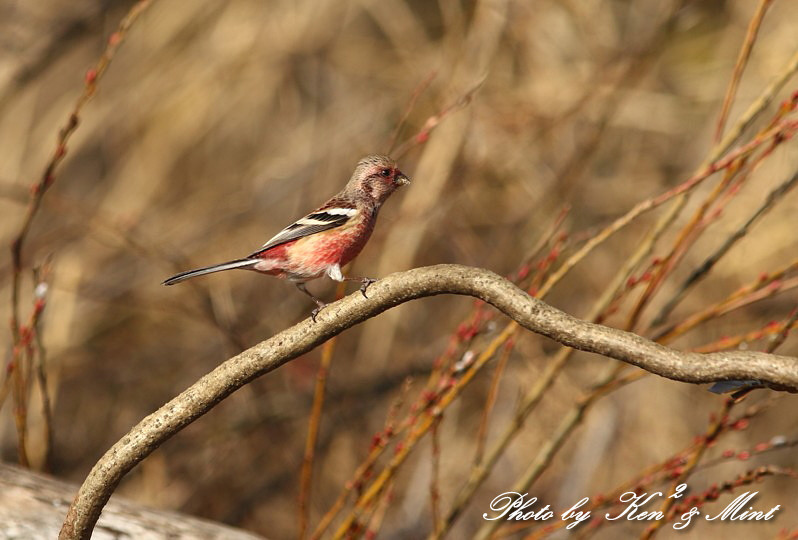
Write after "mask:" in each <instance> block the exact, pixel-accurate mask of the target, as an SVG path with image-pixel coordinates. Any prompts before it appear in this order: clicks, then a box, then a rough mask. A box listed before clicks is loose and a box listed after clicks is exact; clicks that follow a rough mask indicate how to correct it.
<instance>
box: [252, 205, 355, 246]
mask: <svg viewBox="0 0 798 540" xmlns="http://www.w3.org/2000/svg"><path fill="white" fill-rule="evenodd" d="M358 211H359V210H358V209H357V208H353V207H348V206H343V205H335V204H333V205H325V207H322V208H319V209H318V210H314V211H313V212H311V213H310V214H308V215H307V216H305V217H303V218H301V219H298V220H296V221H295V222H294V223H292V224H291V225H289V226H288V227H286V228H285V229H283V230H282V231H280V232H278V233H277V234H276V235H274V237H273V238H272V239H271V240H269V241H268V242H266V243H265V244H263V247H262V248H260V249H259V250H258V251H256V252H255V253H253V254H252V255H250V256H249V257H248V258H252V257H257V256H259V255H260V254H262V253H263V252H264V251H267V250H269V249H271V248H273V247H275V246H279V245H280V244H285V243H286V242H290V241H292V240H296V239H298V238H302V237H304V236H310V235H311V234H316V233H320V232H322V231H327V230H330V229H334V228H336V227H341V226H342V225H345V224H346V223H348V222H350V221H351V220H352V219H353V218H354V217H355V216H356V215H357V213H358Z"/></svg>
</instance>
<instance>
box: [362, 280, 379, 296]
mask: <svg viewBox="0 0 798 540" xmlns="http://www.w3.org/2000/svg"><path fill="white" fill-rule="evenodd" d="M376 281H377V280H376V279H373V278H370V277H364V278H363V279H362V280H360V292H361V293H362V294H363V298H368V296H366V289H368V288H369V285H371V284H372V283H374V282H376Z"/></svg>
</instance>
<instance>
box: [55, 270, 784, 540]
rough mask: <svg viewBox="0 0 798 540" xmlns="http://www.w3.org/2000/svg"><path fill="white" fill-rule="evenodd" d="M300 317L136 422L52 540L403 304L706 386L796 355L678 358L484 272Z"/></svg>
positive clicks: (441, 273)
mask: <svg viewBox="0 0 798 540" xmlns="http://www.w3.org/2000/svg"><path fill="white" fill-rule="evenodd" d="M368 293H369V298H368V299H364V298H363V297H362V295H361V294H360V293H353V294H350V295H349V296H348V297H346V298H344V299H343V300H341V301H339V302H336V303H334V304H332V305H330V306H329V307H327V308H326V309H324V310H323V311H322V312H321V313H320V314H319V316H318V317H317V321H318V322H316V323H313V322H312V321H311V320H310V319H307V320H305V321H303V322H301V323H299V324H297V325H295V326H293V327H291V328H289V329H287V330H284V331H283V332H280V333H279V334H277V335H275V336H273V337H271V338H269V339H267V340H265V341H263V342H261V343H259V344H258V345H255V346H254V347H252V348H250V349H247V350H246V351H244V352H242V353H241V354H239V355H237V356H234V357H233V358H230V359H229V360H227V361H226V362H224V363H223V364H221V365H220V366H219V367H217V368H216V369H214V370H213V371H212V372H210V373H209V374H207V375H205V376H204V377H202V378H201V379H200V380H199V381H197V382H196V383H195V384H193V385H192V386H191V387H190V388H188V389H187V390H185V391H184V392H183V393H181V394H180V395H178V396H177V397H175V398H174V399H173V400H171V401H170V402H168V403H167V404H166V405H164V406H163V407H161V408H160V409H158V410H157V411H155V412H154V413H152V414H151V415H149V416H147V417H146V418H144V419H143V420H142V421H141V422H139V424H138V425H137V426H135V427H134V428H133V429H131V430H130V432H129V433H128V434H127V435H125V436H124V437H123V438H122V439H120V440H119V441H118V442H117V443H116V444H115V445H114V446H113V447H111V449H110V450H108V451H107V452H106V453H105V455H104V456H103V457H102V458H101V459H100V460H99V461H98V462H97V464H96V465H95V466H94V468H93V469H92V470H91V472H90V473H89V475H88V477H87V478H86V480H85V481H84V482H83V485H82V486H81V488H80V490H79V491H78V493H77V495H76V496H75V500H74V501H73V502H72V505H71V506H70V508H69V512H68V513H67V516H66V519H65V521H64V525H63V528H62V529H61V534H60V536H59V538H61V539H67V538H89V537H90V536H91V531H92V529H93V527H94V525H95V523H96V521H97V519H98V518H99V516H100V512H101V511H102V508H103V506H104V505H105V503H106V502H107V501H108V499H109V497H110V496H111V493H112V492H113V490H114V489H115V487H116V486H117V484H118V483H119V481H120V480H121V479H122V477H123V476H124V475H125V474H126V473H127V472H128V471H130V470H131V469H132V468H133V467H134V466H135V465H136V464H137V463H138V462H140V461H141V460H143V459H144V458H145V457H147V456H148V455H149V454H150V453H151V452H152V451H153V450H155V449H156V448H157V447H159V446H160V445H161V444H162V443H163V442H164V441H166V440H167V439H168V438H169V437H171V436H172V435H174V434H175V433H177V432H178V431H180V430H181V429H182V428H184V427H185V426H187V425H188V424H190V423H191V422H193V421H194V420H195V419H197V418H198V417H200V416H202V415H203V414H205V413H206V412H208V411H209V410H210V409H211V408H212V407H213V406H214V405H216V404H217V403H219V402H220V401H221V400H223V399H224V398H225V397H227V396H229V395H230V394H232V393H233V392H234V391H235V390H237V389H239V388H241V387H242V386H243V385H245V384H246V383H248V382H249V381H251V380H253V379H255V378H256V377H259V376H261V375H264V374H266V373H268V372H270V371H272V370H274V369H276V368H278V367H279V366H281V365H283V364H285V363H286V362H288V361H290V360H292V359H294V358H296V357H298V356H300V355H302V354H304V353H306V352H308V351H310V350H312V349H313V348H315V347H317V346H318V345H320V344H321V343H323V342H325V341H326V340H328V339H330V338H331V337H333V336H335V335H337V334H339V333H341V332H343V331H344V330H346V329H347V328H350V327H352V326H354V325H356V324H358V323H361V322H363V321H365V320H366V319H369V318H371V317H374V316H376V315H378V314H379V313H382V312H383V311H385V310H387V309H390V308H391V307H394V306H397V305H399V304H402V303H404V302H407V301H409V300H413V299H416V298H422V297H426V296H434V295H438V294H461V295H468V296H473V297H476V298H479V299H481V300H484V301H485V302H487V303H489V304H491V305H493V306H494V307H496V308H497V309H498V310H500V311H501V312H503V313H504V314H505V315H507V316H508V317H510V318H512V319H513V320H515V321H516V322H518V323H519V324H520V325H521V326H523V327H524V328H526V329H528V330H531V331H533V332H536V333H538V334H541V335H544V336H547V337H549V338H551V339H553V340H555V341H557V342H559V343H561V344H563V345H567V346H569V347H573V348H574V349H579V350H582V351H587V352H593V353H597V354H600V355H603V356H608V357H610V358H614V359H616V360H621V361H623V362H626V363H629V364H632V365H635V366H638V367H640V368H642V369H644V370H646V371H649V372H651V373H654V374H656V375H660V376H662V377H667V378H669V379H673V380H676V381H682V382H688V383H708V382H715V381H718V380H730V379H756V380H758V381H761V382H763V383H765V384H768V386H771V387H773V388H776V389H780V390H788V391H798V358H791V357H786V356H777V355H772V354H766V353H760V352H753V351H730V352H723V353H711V354H699V353H691V352H679V351H676V350H673V349H669V348H667V347H664V346H662V345H659V344H657V343H654V342H652V341H649V340H647V339H645V338H642V337H640V336H637V335H635V334H631V333H629V332H624V331H621V330H617V329H615V328H609V327H606V326H601V325H597V324H592V323H588V322H585V321H582V320H579V319H576V318H574V317H571V316H570V315H567V314H566V313H563V312H562V311H559V310H557V309H555V308H553V307H551V306H549V305H547V304H545V303H543V302H541V301H540V300H537V299H536V298H532V297H530V296H529V295H528V294H526V293H525V292H524V291H522V290H521V289H519V288H518V287H516V286H515V285H514V284H513V283H511V282H509V281H507V280H506V279H504V278H502V277H500V276H498V275H496V274H494V273H493V272H490V271H488V270H483V269H478V268H470V267H466V266H460V265H451V264H445V265H438V266H428V267H424V268H417V269H414V270H409V271H407V272H400V273H396V274H391V275H390V276H387V277H386V278H384V279H381V280H380V281H378V282H377V283H375V284H373V285H372V286H371V287H369V289H368Z"/></svg>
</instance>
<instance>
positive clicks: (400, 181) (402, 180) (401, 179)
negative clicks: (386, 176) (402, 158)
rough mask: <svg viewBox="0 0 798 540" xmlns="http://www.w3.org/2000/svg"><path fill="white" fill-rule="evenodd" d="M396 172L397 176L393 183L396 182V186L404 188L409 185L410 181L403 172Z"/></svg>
mask: <svg viewBox="0 0 798 540" xmlns="http://www.w3.org/2000/svg"><path fill="white" fill-rule="evenodd" d="M397 172H398V173H399V174H397V175H396V178H394V182H396V185H397V186H404V185H406V184H409V183H410V179H409V178H408V177H407V176H405V174H404V173H403V172H401V171H397Z"/></svg>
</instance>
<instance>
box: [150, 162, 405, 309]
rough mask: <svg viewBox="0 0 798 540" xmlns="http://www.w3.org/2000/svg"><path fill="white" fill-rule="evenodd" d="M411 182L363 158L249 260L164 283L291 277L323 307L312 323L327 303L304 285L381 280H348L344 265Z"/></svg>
mask: <svg viewBox="0 0 798 540" xmlns="http://www.w3.org/2000/svg"><path fill="white" fill-rule="evenodd" d="M408 183H410V180H408V178H407V176H405V175H404V173H402V171H400V170H399V169H398V168H397V167H396V162H394V161H393V160H392V159H391V158H389V157H387V156H379V155H374V156H368V157H365V158H363V159H361V160H360V161H359V162H358V164H357V167H355V172H353V173H352V177H351V178H350V179H349V182H347V184H346V186H345V187H344V189H343V190H342V191H341V192H340V193H339V194H338V195H336V196H334V197H333V198H332V199H330V200H329V201H327V202H326V203H324V204H323V205H321V206H320V207H319V208H317V209H316V210H314V211H313V212H311V213H310V214H308V215H306V216H305V217H303V218H301V219H298V220H297V221H295V222H294V223H292V224H291V225H289V226H288V227H286V228H285V229H283V230H282V231H280V232H279V233H277V234H276V235H275V236H274V238H272V239H271V240H269V241H268V242H266V243H265V244H264V245H263V247H262V248H260V249H259V250H258V251H256V252H255V253H253V254H252V255H249V256H248V257H246V258H244V259H237V260H235V261H229V262H225V263H221V264H214V265H212V266H206V267H203V268H197V269H196V270H189V271H188V272H181V273H180V274H177V275H175V276H172V277H170V278H169V279H167V280H166V281H164V282H163V284H164V285H174V284H175V283H180V282H181V281H185V280H187V279H190V278H193V277H197V276H203V275H205V274H211V273H213V272H221V271H222V270H232V269H233V268H242V269H245V270H254V271H256V272H260V273H262V274H268V275H270V276H276V277H278V278H287V279H289V280H291V281H293V282H294V283H295V284H296V286H297V288H298V289H299V290H300V291H302V292H303V293H305V294H307V295H308V296H310V297H311V298H312V299H313V301H314V302H316V305H317V306H318V307H317V308H316V309H314V310H313V312H312V317H313V320H314V321H315V320H316V315H318V313H319V311H321V310H322V308H324V306H325V305H326V304H325V303H324V302H322V301H321V300H319V299H318V298H316V297H315V296H313V295H312V294H311V293H310V291H308V290H307V288H305V283H306V282H308V281H310V280H312V279H316V278H318V277H321V276H322V275H324V274H327V275H328V276H329V277H330V278H332V279H334V280H335V281H360V282H361V283H362V285H361V287H360V291H361V292H362V293H363V296H366V289H367V288H368V286H369V285H370V284H372V283H374V282H375V281H376V280H374V279H371V278H352V277H344V275H343V273H341V267H342V266H344V265H346V264H347V263H349V262H350V261H351V260H352V259H354V258H355V257H357V255H358V254H359V253H360V251H361V250H362V249H363V246H365V245H366V242H367V241H368V239H369V237H370V236H371V231H373V230H374V224H375V223H376V222H377V213H378V212H379V210H380V206H382V203H384V202H385V200H386V199H387V198H388V197H389V196H390V195H391V193H393V192H394V191H395V190H396V188H398V187H399V186H402V185H405V184H408Z"/></svg>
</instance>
